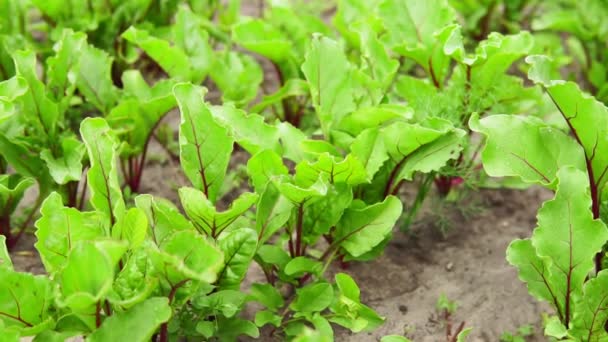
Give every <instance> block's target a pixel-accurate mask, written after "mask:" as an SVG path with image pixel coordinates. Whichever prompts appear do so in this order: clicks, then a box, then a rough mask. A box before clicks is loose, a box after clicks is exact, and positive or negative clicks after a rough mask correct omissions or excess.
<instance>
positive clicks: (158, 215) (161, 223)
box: [135, 195, 194, 246]
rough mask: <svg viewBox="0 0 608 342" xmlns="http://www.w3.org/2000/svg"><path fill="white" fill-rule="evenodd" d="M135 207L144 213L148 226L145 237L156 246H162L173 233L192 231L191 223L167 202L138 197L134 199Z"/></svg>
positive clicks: (143, 196)
mask: <svg viewBox="0 0 608 342" xmlns="http://www.w3.org/2000/svg"><path fill="white" fill-rule="evenodd" d="M135 205H136V206H137V207H138V208H140V209H142V210H143V211H144V212H145V213H146V216H147V217H148V223H149V224H150V225H149V227H150V231H149V232H148V233H147V234H146V236H148V237H149V238H151V239H152V240H153V241H154V243H155V244H156V245H159V246H160V245H162V244H163V242H164V241H165V239H166V238H167V237H169V236H170V235H171V234H173V232H176V231H181V230H194V227H193V226H192V223H191V222H190V221H188V220H187V219H186V218H185V217H184V216H183V215H182V214H181V213H180V212H179V210H178V209H177V207H175V205H174V204H173V203H171V202H170V201H168V200H165V199H163V198H154V197H152V196H151V195H139V196H137V197H135Z"/></svg>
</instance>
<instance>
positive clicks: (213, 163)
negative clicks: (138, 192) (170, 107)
mask: <svg viewBox="0 0 608 342" xmlns="http://www.w3.org/2000/svg"><path fill="white" fill-rule="evenodd" d="M173 93H174V94H175V97H176V98H177V103H178V104H179V109H180V112H181V124H180V127H179V144H180V160H181V165H182V168H183V169H184V173H186V176H188V178H189V179H190V181H191V182H192V184H193V185H194V187H195V188H197V189H199V190H202V191H203V192H204V193H205V195H206V196H207V198H208V199H209V200H210V201H211V202H213V203H214V202H215V200H216V198H217V195H218V192H219V189H220V187H221V186H222V182H223V178H224V176H225V174H226V169H227V168H228V162H229V160H230V154H231V152H232V145H233V143H234V141H233V139H232V138H231V137H230V136H229V134H228V130H227V129H226V128H224V127H222V126H221V125H219V124H218V123H216V122H215V120H214V119H213V115H212V114H211V111H210V110H209V107H208V105H207V104H206V103H205V102H204V101H203V91H202V89H201V88H199V87H196V86H193V85H192V84H186V83H182V84H178V85H176V86H175V87H174V88H173Z"/></svg>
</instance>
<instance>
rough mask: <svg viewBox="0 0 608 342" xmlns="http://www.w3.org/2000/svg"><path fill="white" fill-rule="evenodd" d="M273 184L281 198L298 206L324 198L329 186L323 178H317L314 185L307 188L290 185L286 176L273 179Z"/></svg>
mask: <svg viewBox="0 0 608 342" xmlns="http://www.w3.org/2000/svg"><path fill="white" fill-rule="evenodd" d="M273 182H274V184H275V185H276V186H277V188H278V189H279V192H280V193H281V194H282V195H283V196H285V197H287V198H288V199H289V200H290V201H291V202H293V203H294V204H298V205H300V204H303V203H304V202H307V201H309V200H311V199H318V198H320V197H323V196H325V194H327V189H328V186H329V184H328V182H327V180H326V179H325V178H323V177H319V179H317V181H316V182H315V183H313V184H311V185H309V186H307V187H303V186H299V185H296V184H294V183H292V181H291V179H289V177H287V176H283V177H278V178H275V179H273Z"/></svg>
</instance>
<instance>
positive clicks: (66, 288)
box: [58, 241, 127, 313]
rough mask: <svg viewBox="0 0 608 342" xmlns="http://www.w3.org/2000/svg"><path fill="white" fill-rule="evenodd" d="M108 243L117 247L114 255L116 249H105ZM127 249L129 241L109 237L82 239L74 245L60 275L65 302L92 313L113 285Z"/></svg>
mask: <svg viewBox="0 0 608 342" xmlns="http://www.w3.org/2000/svg"><path fill="white" fill-rule="evenodd" d="M108 246H111V247H112V248H115V251H116V252H117V253H118V254H117V255H113V254H112V253H114V250H106V249H105V248H103V249H102V247H108ZM126 250H127V246H126V244H122V243H119V242H118V241H107V243H106V244H104V245H96V244H95V243H93V242H89V241H82V242H80V243H78V244H77V245H76V246H75V247H73V248H72V249H71V251H70V254H69V255H68V257H67V260H66V262H65V266H64V267H63V268H62V269H61V271H60V273H59V275H58V280H59V283H60V288H61V295H62V298H61V299H60V303H61V306H67V307H69V308H70V309H72V310H74V311H76V312H80V313H90V310H91V308H93V307H94V306H95V304H96V303H97V302H99V301H100V300H102V299H103V298H104V296H105V295H106V294H107V293H108V292H109V291H110V289H111V288H112V282H113V281H114V268H115V267H116V265H117V264H118V259H119V258H120V256H121V255H122V254H123V253H124V252H126ZM117 257H118V258H117Z"/></svg>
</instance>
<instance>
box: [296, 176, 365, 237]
mask: <svg viewBox="0 0 608 342" xmlns="http://www.w3.org/2000/svg"><path fill="white" fill-rule="evenodd" d="M352 201H353V191H352V188H351V187H349V186H347V185H345V184H339V185H336V186H331V187H329V189H328V191H327V194H326V195H325V196H323V197H322V198H320V199H319V200H317V201H315V202H313V203H311V204H310V205H308V206H306V208H305V210H304V220H303V222H304V227H305V228H304V232H305V234H304V240H305V241H306V242H307V243H308V244H313V243H315V242H316V239H317V238H318V237H319V236H321V235H324V234H328V233H329V232H330V229H331V228H332V227H334V226H335V225H336V224H337V223H338V222H339V221H340V218H341V217H342V214H343V213H344V210H346V209H347V208H348V207H349V206H350V205H351V203H352Z"/></svg>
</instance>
